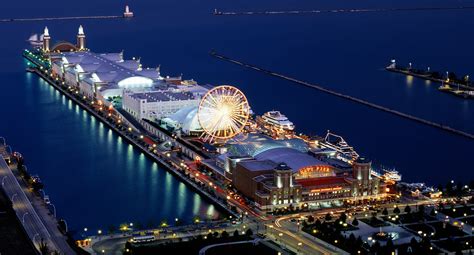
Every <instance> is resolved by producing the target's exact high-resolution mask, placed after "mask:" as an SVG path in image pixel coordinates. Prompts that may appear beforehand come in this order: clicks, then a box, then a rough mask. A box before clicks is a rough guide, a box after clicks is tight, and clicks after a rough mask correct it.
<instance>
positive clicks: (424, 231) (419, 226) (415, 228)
mask: <svg viewBox="0 0 474 255" xmlns="http://www.w3.org/2000/svg"><path fill="white" fill-rule="evenodd" d="M406 228H408V229H410V230H413V231H414V232H416V233H419V231H421V232H422V234H421V236H423V234H426V235H427V236H432V234H431V233H434V231H435V230H434V229H433V228H432V227H430V226H428V225H426V224H424V223H418V224H413V225H408V226H406Z"/></svg>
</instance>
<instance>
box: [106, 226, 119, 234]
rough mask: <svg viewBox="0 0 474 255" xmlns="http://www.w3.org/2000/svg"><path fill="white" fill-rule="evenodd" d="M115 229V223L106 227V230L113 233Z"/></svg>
mask: <svg viewBox="0 0 474 255" xmlns="http://www.w3.org/2000/svg"><path fill="white" fill-rule="evenodd" d="M115 231H117V227H116V226H115V225H109V227H108V228H107V232H108V233H109V234H113V233H115Z"/></svg>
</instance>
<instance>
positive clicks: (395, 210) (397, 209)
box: [393, 206, 400, 215]
mask: <svg viewBox="0 0 474 255" xmlns="http://www.w3.org/2000/svg"><path fill="white" fill-rule="evenodd" d="M393 213H395V214H397V215H398V214H400V208H398V206H397V207H395V209H393Z"/></svg>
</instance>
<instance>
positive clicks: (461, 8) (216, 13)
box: [214, 6, 474, 16]
mask: <svg viewBox="0 0 474 255" xmlns="http://www.w3.org/2000/svg"><path fill="white" fill-rule="evenodd" d="M448 10H453V11H462V10H474V6H460V7H413V8H367V9H332V10H288V11H236V12H234V11H225V12H224V11H219V10H217V9H214V15H235V16H239V15H298V14H300V15H301V14H324V13H342V14H344V13H368V12H404V11H448Z"/></svg>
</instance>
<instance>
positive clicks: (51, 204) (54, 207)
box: [49, 203, 56, 218]
mask: <svg viewBox="0 0 474 255" xmlns="http://www.w3.org/2000/svg"><path fill="white" fill-rule="evenodd" d="M49 205H50V206H52V207H53V209H54V218H56V206H55V205H54V204H53V203H50V204H49Z"/></svg>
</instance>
